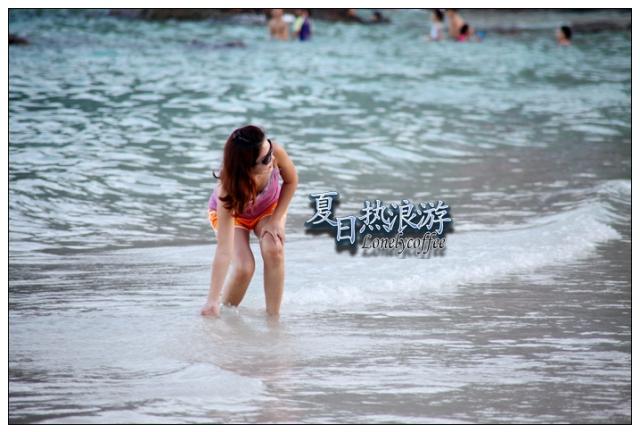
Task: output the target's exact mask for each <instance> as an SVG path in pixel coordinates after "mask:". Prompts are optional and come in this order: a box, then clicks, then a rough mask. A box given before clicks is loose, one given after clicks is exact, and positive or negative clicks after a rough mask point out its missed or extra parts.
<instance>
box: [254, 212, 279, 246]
mask: <svg viewBox="0 0 640 432" xmlns="http://www.w3.org/2000/svg"><path fill="white" fill-rule="evenodd" d="M265 235H271V236H273V240H274V241H276V242H279V243H280V245H281V246H284V238H285V234H284V221H283V220H273V218H270V219H269V221H267V223H266V224H265V225H264V227H263V228H262V233H261V234H260V240H262V239H263V238H264V236H265Z"/></svg>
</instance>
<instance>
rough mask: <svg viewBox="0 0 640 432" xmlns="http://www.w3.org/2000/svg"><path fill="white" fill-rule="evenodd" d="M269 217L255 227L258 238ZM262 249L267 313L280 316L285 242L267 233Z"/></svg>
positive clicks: (262, 242)
mask: <svg viewBox="0 0 640 432" xmlns="http://www.w3.org/2000/svg"><path fill="white" fill-rule="evenodd" d="M269 218H270V216H268V217H266V218H264V219H262V220H261V221H260V222H258V225H257V226H256V228H255V232H256V235H257V236H258V238H260V236H261V234H262V227H263V226H264V224H265V223H267V221H268V220H269ZM260 251H261V253H262V259H263V261H264V297H265V303H266V306H267V314H268V315H269V316H271V317H278V316H279V315H280V304H281V303H282V294H283V291H284V244H282V243H281V242H280V240H279V239H274V238H273V236H272V235H271V234H267V235H265V236H264V237H262V239H261V240H260Z"/></svg>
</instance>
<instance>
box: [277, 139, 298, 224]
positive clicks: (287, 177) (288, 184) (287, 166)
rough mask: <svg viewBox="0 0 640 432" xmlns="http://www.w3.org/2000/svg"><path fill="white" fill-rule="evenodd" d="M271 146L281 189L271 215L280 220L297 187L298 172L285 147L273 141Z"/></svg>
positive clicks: (285, 212)
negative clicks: (280, 177) (280, 181)
mask: <svg viewBox="0 0 640 432" xmlns="http://www.w3.org/2000/svg"><path fill="white" fill-rule="evenodd" d="M273 147H274V150H273V153H274V155H275V158H276V161H277V162H278V167H279V168H280V175H281V176H282V190H281V191H280V199H279V200H278V206H277V207H276V209H275V210H274V212H273V216H272V217H273V219H276V220H282V218H283V217H284V216H285V215H286V214H287V209H288V208H289V203H291V199H292V198H293V194H294V192H295V191H296V188H297V187H298V173H297V172H296V167H295V165H293V162H292V161H291V158H290V157H289V155H288V154H287V152H286V151H285V149H284V148H283V147H282V146H281V145H280V144H278V143H276V142H275V141H274V142H273Z"/></svg>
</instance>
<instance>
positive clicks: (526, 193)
mask: <svg viewBox="0 0 640 432" xmlns="http://www.w3.org/2000/svg"><path fill="white" fill-rule="evenodd" d="M610 14H611V13H610ZM616 14H617V13H616ZM389 15H390V16H391V18H392V19H393V23H392V24H391V25H389V26H383V27H364V26H350V25H343V24H328V23H322V22H316V23H315V30H316V37H315V39H314V41H313V42H312V43H309V44H297V43H291V44H286V43H274V42H271V41H268V40H267V39H266V37H265V31H264V28H263V27H262V26H260V25H252V24H247V23H244V24H238V23H235V24H234V23H217V22H199V23H175V22H168V23H148V22H138V21H130V20H124V19H116V18H112V17H108V16H105V14H104V13H102V12H100V11H91V12H84V11H74V12H65V11H53V12H52V11H46V12H42V13H32V12H29V11H17V12H16V11H13V12H12V14H11V15H10V21H9V25H10V31H11V32H16V33H19V34H21V35H25V36H27V37H28V38H29V39H30V40H31V41H32V44H31V45H29V46H26V47H22V46H18V47H14V46H12V47H11V48H10V51H9V66H10V71H9V74H10V81H9V92H10V94H9V112H10V117H9V140H10V143H9V162H10V166H9V175H10V177H9V179H10V187H9V205H10V268H9V279H10V280H9V323H10V330H9V332H10V333H9V336H10V339H9V411H10V421H12V422H88V423H93V422H179V423H182V422H265V423H267V422H409V423H412V422H427V423H433V422H437V423H448V422H455V423H461V422H480V423H486V422H526V423H549V422H561V423H565V422H571V423H598V422H608V423H628V422H630V415H631V403H630V400H631V356H630V355H631V332H630V329H631V314H630V312H631V282H630V280H631V228H630V223H631V220H630V212H631V207H630V205H631V182H630V177H631V130H630V128H631V124H630V109H631V107H630V92H631V74H630V59H631V41H630V36H629V34H626V33H616V32H604V33H599V34H592V35H577V36H576V41H575V44H574V46H572V47H571V48H569V49H566V48H559V47H557V46H555V44H554V42H553V39H552V35H553V28H554V26H556V25H557V24H558V23H561V22H563V21H566V20H567V19H568V18H567V17H568V15H563V14H560V13H557V12H556V13H551V14H547V15H545V20H544V21H543V22H544V24H540V22H541V21H539V20H538V15H536V14H534V13H532V14H529V15H527V14H522V15H519V16H518V17H517V19H518V20H520V21H519V22H520V23H521V25H522V26H523V27H527V25H528V26H529V30H528V31H525V32H523V33H521V34H519V35H515V36H513V35H512V36H503V35H492V34H491V32H489V36H488V37H487V38H486V39H485V41H483V42H482V43H481V44H454V43H441V44H432V43H426V42H423V40H424V34H425V33H426V32H427V31H428V28H427V27H426V26H425V20H426V16H425V13H424V12H421V11H390V12H389ZM601 15H606V14H605V13H600V14H599V16H601ZM514 19H515V18H514ZM474 22H479V23H482V21H481V17H477V18H476V19H475V21H474ZM490 22H492V21H491V20H490V19H488V18H487V20H486V23H487V25H489V23H490ZM523 22H524V23H525V24H526V23H529V24H527V25H525V24H522V23H523ZM532 23H533V24H532ZM545 26H546V27H545ZM236 39H241V40H243V41H244V42H245V44H246V45H247V47H246V48H234V49H219V48H216V47H215V44H216V43H221V42H225V41H229V40H236ZM194 40H197V41H198V42H197V43H193V42H192V41H194ZM245 123H257V124H261V125H263V126H265V127H266V128H267V131H268V133H269V135H270V136H272V137H275V138H276V139H277V140H278V141H279V142H281V143H282V144H283V145H284V146H285V148H286V149H287V151H288V152H289V154H290V155H291V157H292V159H293V161H294V162H295V164H296V167H297V169H298V173H299V176H300V185H299V189H298V192H297V194H296V197H295V198H294V201H293V202H292V205H291V208H290V216H289V218H288V220H287V231H288V245H287V278H286V289H285V299H284V302H283V306H282V318H281V322H280V323H279V324H277V325H273V324H271V325H269V324H268V323H267V322H266V320H265V319H264V316H263V309H264V305H263V303H264V296H263V294H262V283H261V280H262V273H261V271H262V270H261V268H260V267H261V263H260V259H259V258H258V259H257V261H258V266H257V267H258V271H257V273H256V275H255V277H254V280H253V281H252V284H251V287H250V288H249V293H248V294H247V298H246V299H245V301H244V302H243V303H242V305H241V306H240V308H238V309H237V310H235V309H225V310H223V316H222V318H221V319H219V320H210V319H203V318H201V317H200V316H199V315H198V312H199V308H200V306H201V305H202V302H203V301H204V297H205V296H206V290H207V283H208V278H209V263H210V261H211V256H212V254H213V251H214V248H215V246H212V243H214V239H213V234H212V233H211V231H210V228H209V226H208V222H207V218H206V203H207V200H208V196H209V194H210V192H211V188H212V186H213V183H212V179H211V178H210V169H211V168H213V167H217V164H218V163H219V157H220V154H221V146H222V144H223V142H224V140H225V138H226V136H227V135H228V134H229V132H230V131H231V130H232V129H233V128H235V127H237V126H239V125H242V124H245ZM328 190H337V191H339V192H340V193H341V196H342V203H341V206H340V207H339V209H338V213H339V214H340V215H346V214H356V213H357V212H358V211H359V209H360V207H361V205H362V202H363V200H365V199H376V198H377V199H381V200H385V201H399V200H400V199H403V198H406V199H411V200H413V201H427V200H437V199H442V200H445V201H447V202H448V203H449V204H450V205H451V209H452V214H453V217H454V226H455V232H454V233H452V234H450V235H449V236H448V245H447V250H446V253H445V254H444V255H443V256H440V257H434V258H431V259H416V258H406V259H399V258H395V257H389V256H377V257H364V256H362V255H356V256H351V255H349V254H347V253H338V252H336V251H335V249H334V241H333V239H332V238H330V237H329V236H328V235H326V236H319V237H313V236H309V235H307V234H305V233H304V228H303V222H304V221H305V220H306V219H308V218H309V217H310V216H311V210H310V208H309V207H308V198H307V194H309V193H313V192H322V191H328ZM252 246H253V247H254V250H255V251H256V255H257V256H259V253H258V251H257V249H256V247H257V245H255V244H253V245H252Z"/></svg>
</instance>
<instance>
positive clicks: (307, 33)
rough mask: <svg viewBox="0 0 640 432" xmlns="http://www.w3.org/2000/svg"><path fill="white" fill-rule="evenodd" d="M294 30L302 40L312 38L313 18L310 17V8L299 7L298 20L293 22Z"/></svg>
mask: <svg viewBox="0 0 640 432" xmlns="http://www.w3.org/2000/svg"><path fill="white" fill-rule="evenodd" d="M293 32H294V33H295V35H296V37H297V38H298V39H299V40H301V41H306V40H309V39H311V19H310V18H309V10H308V9H299V10H297V11H296V20H295V21H294V23H293Z"/></svg>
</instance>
